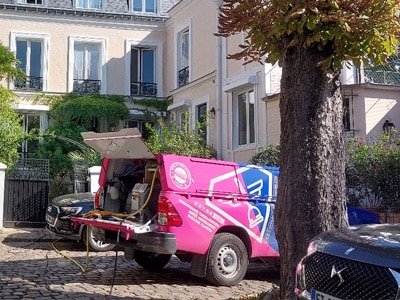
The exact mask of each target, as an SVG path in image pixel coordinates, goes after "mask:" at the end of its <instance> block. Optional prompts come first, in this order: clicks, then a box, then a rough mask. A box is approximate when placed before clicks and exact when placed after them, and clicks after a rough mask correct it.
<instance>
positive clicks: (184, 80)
mask: <svg viewBox="0 0 400 300" xmlns="http://www.w3.org/2000/svg"><path fill="white" fill-rule="evenodd" d="M188 83H189V67H186V68H183V69H181V70H179V71H178V87H181V86H184V85H186V84H188Z"/></svg>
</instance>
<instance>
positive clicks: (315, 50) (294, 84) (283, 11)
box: [217, 0, 400, 300]
mask: <svg viewBox="0 0 400 300" xmlns="http://www.w3.org/2000/svg"><path fill="white" fill-rule="evenodd" d="M399 9H400V2H399V1H398V0H358V1H353V0H327V1H319V0H316V1H305V0H295V1H293V0H242V1H238V0H225V1H224V2H223V5H222V7H221V8H220V17H219V26H218V33H217V35H220V36H224V37H229V36H232V35H236V34H242V33H243V34H244V42H243V43H242V44H241V45H239V49H238V51H237V53H233V54H230V55H229V58H232V59H244V63H249V62H253V61H256V62H261V63H263V62H270V63H274V62H279V64H280V66H282V79H281V93H280V102H279V108H280V114H281V137H280V147H281V153H280V163H279V164H280V179H279V180H280V184H279V186H278V200H277V203H276V209H275V216H274V219H275V232H276V236H277V240H278V245H279V251H280V257H281V283H280V287H281V288H280V296H281V299H285V300H286V299H294V298H295V295H294V288H295V271H296V265H297V263H298V261H299V260H300V258H301V257H302V256H303V255H304V254H305V252H306V249H307V245H308V241H309V240H310V239H311V238H312V237H313V236H315V235H317V234H319V233H321V232H322V231H325V230H329V229H332V228H335V227H343V226H346V225H347V224H348V221H347V214H346V205H345V176H344V174H345V163H344V153H345V152H344V141H343V137H342V131H343V124H342V119H343V118H342V115H343V105H342V97H341V91H340V81H339V73H340V70H341V69H342V66H343V63H344V62H349V63H353V64H354V65H355V66H357V67H359V66H360V65H361V64H362V63H364V64H369V63H372V64H375V65H379V64H382V63H384V62H385V60H386V59H387V58H388V57H389V56H390V55H392V54H395V53H396V46H397V44H398V41H397V38H398V37H399V35H400V24H399V20H400V19H399ZM299 207H301V208H302V209H299Z"/></svg>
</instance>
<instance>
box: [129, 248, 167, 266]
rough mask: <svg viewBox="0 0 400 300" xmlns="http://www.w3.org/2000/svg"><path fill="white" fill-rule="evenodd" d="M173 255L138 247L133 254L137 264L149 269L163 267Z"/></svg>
mask: <svg viewBox="0 0 400 300" xmlns="http://www.w3.org/2000/svg"><path fill="white" fill-rule="evenodd" d="M171 256H172V255H171V254H155V253H150V252H144V251H140V250H136V249H135V252H134V254H133V257H134V259H135V261H136V262H137V264H138V265H139V266H141V267H143V268H145V269H149V270H159V269H162V268H163V267H165V266H166V265H167V264H168V263H169V261H170V259H171Z"/></svg>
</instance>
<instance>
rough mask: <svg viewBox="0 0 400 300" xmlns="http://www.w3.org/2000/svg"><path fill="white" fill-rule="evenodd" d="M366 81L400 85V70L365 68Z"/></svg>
mask: <svg viewBox="0 0 400 300" xmlns="http://www.w3.org/2000/svg"><path fill="white" fill-rule="evenodd" d="M364 75H365V82H369V83H375V84H385V85H395V86H400V72H399V71H398V70H385V69H380V70H379V69H376V68H373V67H372V68H366V69H364Z"/></svg>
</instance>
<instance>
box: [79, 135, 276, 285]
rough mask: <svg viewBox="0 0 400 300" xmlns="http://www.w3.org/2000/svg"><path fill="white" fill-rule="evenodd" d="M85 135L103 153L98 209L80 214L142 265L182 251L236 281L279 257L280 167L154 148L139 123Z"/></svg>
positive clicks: (226, 281) (194, 264)
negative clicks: (252, 264) (257, 263)
mask: <svg viewBox="0 0 400 300" xmlns="http://www.w3.org/2000/svg"><path fill="white" fill-rule="evenodd" d="M82 136H83V138H84V141H85V142H86V143H87V144H88V145H90V146H91V147H93V148H94V149H95V150H97V151H99V152H100V153H101V154H102V155H103V157H104V158H103V165H102V171H101V175H100V180H99V184H100V189H99V191H98V193H97V195H96V200H95V209H94V210H93V211H92V212H90V213H88V214H87V215H85V217H84V218H75V217H74V218H73V221H74V222H77V223H83V224H86V225H91V226H93V229H94V230H93V231H94V232H95V234H96V238H98V239H102V240H104V241H108V242H111V243H118V244H119V245H121V246H123V249H124V253H125V256H126V257H128V258H132V259H135V260H136V262H137V263H138V264H139V265H140V266H142V267H144V268H149V269H159V268H162V267H164V266H165V265H166V264H167V263H168V262H169V260H170V258H171V256H172V255H176V256H177V257H178V258H179V259H181V260H182V261H186V262H190V263H191V273H192V274H193V275H195V276H199V277H205V278H206V280H207V281H209V282H210V283H212V284H215V285H226V286H231V285H235V284H237V283H239V282H240V281H241V280H242V279H243V277H244V276H245V274H246V271H247V267H248V264H249V261H250V260H252V259H256V258H271V257H274V258H276V257H278V256H279V253H278V245H277V241H276V239H275V233H274V222H273V212H274V203H275V198H276V192H277V182H278V181H277V178H278V172H279V171H278V168H273V167H260V166H254V165H248V164H238V163H235V162H228V161H220V160H211V159H200V158H194V157H187V156H177V155H170V154H153V153H152V152H151V151H150V150H149V149H148V148H147V146H146V145H145V144H144V142H143V141H142V139H141V135H140V132H139V131H138V130H137V129H136V128H135V129H133V128H128V129H123V130H121V131H119V132H109V133H94V132H86V133H82Z"/></svg>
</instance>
